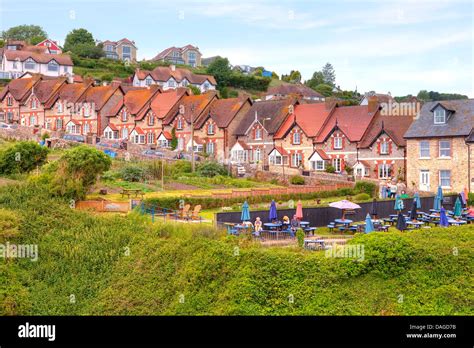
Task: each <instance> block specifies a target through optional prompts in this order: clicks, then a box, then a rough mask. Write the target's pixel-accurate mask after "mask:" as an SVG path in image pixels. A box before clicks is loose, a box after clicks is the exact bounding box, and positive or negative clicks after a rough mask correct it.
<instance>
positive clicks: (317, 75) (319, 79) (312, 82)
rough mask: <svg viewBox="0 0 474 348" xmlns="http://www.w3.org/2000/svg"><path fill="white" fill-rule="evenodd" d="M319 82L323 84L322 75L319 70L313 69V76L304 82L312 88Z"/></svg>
mask: <svg viewBox="0 0 474 348" xmlns="http://www.w3.org/2000/svg"><path fill="white" fill-rule="evenodd" d="M321 84H324V75H323V73H322V72H321V71H315V72H314V73H313V76H312V77H311V78H310V79H309V80H307V81H306V82H305V85H306V86H308V87H310V88H312V89H314V88H316V86H318V85H321Z"/></svg>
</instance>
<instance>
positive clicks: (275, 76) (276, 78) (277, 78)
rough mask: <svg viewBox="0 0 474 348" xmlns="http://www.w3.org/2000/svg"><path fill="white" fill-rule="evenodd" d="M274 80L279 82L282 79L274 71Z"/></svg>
mask: <svg viewBox="0 0 474 348" xmlns="http://www.w3.org/2000/svg"><path fill="white" fill-rule="evenodd" d="M272 79H275V80H279V79H280V77H279V76H278V74H277V73H276V72H274V71H272Z"/></svg>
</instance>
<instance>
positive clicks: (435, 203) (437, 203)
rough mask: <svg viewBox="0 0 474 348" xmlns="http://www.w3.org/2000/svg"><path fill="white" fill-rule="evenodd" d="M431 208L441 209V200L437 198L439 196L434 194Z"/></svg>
mask: <svg viewBox="0 0 474 348" xmlns="http://www.w3.org/2000/svg"><path fill="white" fill-rule="evenodd" d="M433 209H434V210H440V209H441V200H440V199H439V196H438V195H436V196H435V198H434V201H433Z"/></svg>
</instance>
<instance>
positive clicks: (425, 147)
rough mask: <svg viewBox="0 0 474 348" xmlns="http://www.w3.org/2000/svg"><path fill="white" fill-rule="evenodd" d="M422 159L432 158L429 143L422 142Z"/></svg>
mask: <svg viewBox="0 0 474 348" xmlns="http://www.w3.org/2000/svg"><path fill="white" fill-rule="evenodd" d="M420 157H430V143H429V141H420Z"/></svg>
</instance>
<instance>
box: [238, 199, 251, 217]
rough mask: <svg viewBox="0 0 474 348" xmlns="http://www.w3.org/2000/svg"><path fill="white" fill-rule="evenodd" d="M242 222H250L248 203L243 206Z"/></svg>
mask: <svg viewBox="0 0 474 348" xmlns="http://www.w3.org/2000/svg"><path fill="white" fill-rule="evenodd" d="M240 219H241V220H242V221H250V211H249V204H248V203H247V201H245V202H244V204H242V215H241V216H240Z"/></svg>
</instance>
